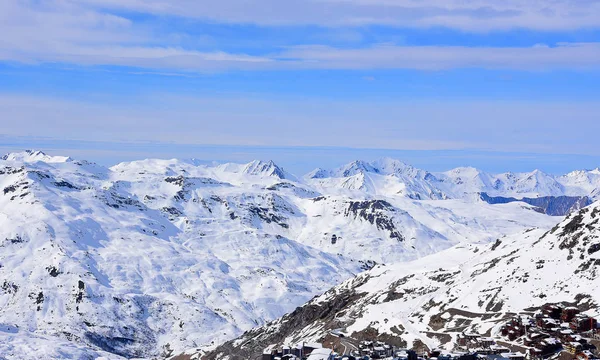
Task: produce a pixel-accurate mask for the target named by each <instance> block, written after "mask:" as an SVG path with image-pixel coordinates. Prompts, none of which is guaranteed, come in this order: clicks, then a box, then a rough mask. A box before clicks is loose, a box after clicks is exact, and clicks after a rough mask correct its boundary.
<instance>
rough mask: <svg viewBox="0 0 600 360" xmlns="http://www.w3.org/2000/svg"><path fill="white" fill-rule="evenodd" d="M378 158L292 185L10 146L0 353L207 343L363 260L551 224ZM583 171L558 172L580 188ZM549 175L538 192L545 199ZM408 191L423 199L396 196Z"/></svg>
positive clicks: (290, 179) (4, 174)
mask: <svg viewBox="0 0 600 360" xmlns="http://www.w3.org/2000/svg"><path fill="white" fill-rule="evenodd" d="M384 165H385V166H386V169H388V170H386V171H387V172H388V173H389V174H384V171H379V173H378V174H372V173H367V172H365V171H354V170H353V171H350V172H348V174H337V173H336V174H331V172H327V174H326V175H327V176H330V175H331V176H333V175H335V176H333V177H322V178H319V179H308V180H299V179H297V178H295V177H294V176H292V175H290V174H288V173H287V172H285V171H284V170H283V169H281V168H280V167H278V166H277V165H276V164H274V163H272V162H258V161H256V162H252V163H249V164H215V165H204V164H200V163H199V162H196V161H193V160H190V161H181V160H143V161H136V162H131V163H123V164H119V165H116V166H114V167H112V168H110V169H109V168H105V167H102V166H99V165H96V164H93V163H88V162H85V161H78V160H73V159H71V158H67V157H52V156H48V155H45V154H43V153H39V152H28V153H18V154H10V155H8V156H6V157H5V158H4V159H3V160H0V265H1V267H0V353H2V354H3V356H5V357H7V358H26V357H28V356H29V355H25V354H31V351H32V350H31V349H36V348H41V347H42V346H46V345H48V344H53V345H52V346H51V348H52V349H53V351H55V354H59V355H56V356H50V357H49V358H54V357H72V358H80V356H79V354H83V353H87V354H88V355H90V356H102V355H103V354H105V353H102V350H104V351H109V352H112V353H116V354H121V355H123V356H126V357H135V356H137V357H147V356H156V355H161V354H168V353H169V352H170V350H173V351H175V352H177V351H181V350H183V349H191V348H212V347H214V346H215V345H217V344H218V343H220V342H223V341H225V340H228V339H231V338H233V337H235V336H237V335H239V334H241V333H242V332H243V331H245V330H247V329H250V328H252V327H254V326H257V325H261V324H263V323H265V322H266V321H268V320H272V319H274V318H277V317H279V316H281V315H283V314H284V313H286V312H289V311H291V310H293V309H294V308H296V307H297V306H299V305H301V304H303V303H304V302H306V301H307V300H309V299H311V298H312V297H313V296H314V295H317V294H320V293H323V292H324V291H326V290H327V289H329V288H330V287H331V286H334V285H336V284H339V283H341V282H342V281H343V280H345V279H348V278H350V277H351V276H353V275H354V274H356V273H358V272H359V271H361V267H364V265H365V264H366V263H370V262H371V261H375V262H377V263H386V264H393V263H398V262H400V261H407V260H414V259H418V258H420V257H422V256H426V255H430V254H434V253H437V252H439V251H441V250H444V249H448V248H451V247H452V246H455V245H457V244H458V245H461V246H466V247H476V246H485V245H484V244H486V243H488V242H490V241H492V240H495V239H497V238H500V237H502V236H504V235H507V234H514V233H518V232H521V231H523V230H524V229H528V228H541V229H548V228H550V227H551V226H552V225H554V224H555V223H556V222H558V221H559V220H560V219H559V218H553V217H550V216H547V215H544V214H540V213H538V212H536V211H533V210H532V207H531V206H529V205H525V204H523V203H511V204H504V205H488V204H486V203H483V202H481V201H477V200H475V199H473V197H471V196H455V195H456V194H457V193H459V192H460V193H463V194H466V193H467V191H465V190H463V189H461V190H457V187H456V186H458V185H456V186H455V187H452V191H450V190H448V189H450V187H449V185H448V186H447V187H446V190H444V191H440V190H431V183H430V181H431V179H430V178H429V177H428V176H427V175H426V174H425V175H422V176H423V178H425V177H427V178H428V180H427V181H420V180H419V179H420V177H419V176H421V175H419V174H417V173H422V172H423V171H422V170H417V169H412V168H409V169H408V170H407V169H406V168H404V167H402V166H401V165H400V163H394V162H393V161H390V160H385V164H384ZM379 166H381V167H383V166H382V165H379ZM389 169H396V170H394V171H396V172H398V173H401V174H403V175H402V176H395V175H391V171H392V170H389ZM356 176H358V177H361V176H362V177H363V178H364V179H369V182H368V183H370V184H371V185H373V186H370V185H369V186H370V187H369V186H367V185H365V186H366V187H365V188H364V189H363V188H361V186H358V184H356V185H353V186H345V185H343V183H344V182H354V181H359V182H360V181H362V182H363V183H367V182H365V181H364V180H361V179H358V180H356V179H354V177H356ZM403 176H404V177H403ZM410 176H412V178H410ZM594 176H595V175H594V173H593V172H585V173H582V174H579V175H577V176H576V175H573V176H571V177H572V178H573V180H570V181H571V182H572V183H577V187H576V188H577V189H580V190H578V191H579V192H583V191H584V190H585V189H588V188H589V189H592V188H593V187H594V186H595V185H594V184H595V183H594V181H596V178H595V177H594ZM438 177H441V176H439V175H438ZM450 177H451V176H450V175H448V178H450ZM463 177H464V176H463ZM571 177H570V178H571ZM409 178H410V179H412V180H410V181H409V180H406V179H409ZM525 179H527V177H525ZM586 179H587V180H586ZM546 180H547V179H546ZM546 180H544V182H538V183H543V184H545V185H544V186H541V185H540V186H539V187H538V188H537V190H536V191H538V193H540V194H541V195H544V194H546V193H545V191H548V192H549V193H548V194H552V195H554V191H555V189H554V188H553V187H552V186H551V185H547V181H546ZM461 181H462V180H461ZM532 181H535V179H534V180H532ZM548 181H549V180H548ZM409 183H410V184H409ZM464 183H465V182H462V184H464ZM461 186H462V185H461ZM465 186H466V185H465ZM561 186H563V185H561ZM573 186H575V185H573ZM409 188H410V189H411V190H410V191H411V194H414V191H416V190H414V189H420V190H418V191H421V193H422V194H423V196H421V198H424V199H427V200H414V197H413V196H409V195H410V194H408V193H407V192H402V191H399V190H401V189H409ZM438 188H440V189H441V188H443V187H441V186H440V187H438ZM436 189H437V188H436ZM560 189H561V191H562V192H563V193H568V192H569V191H572V192H573V191H575V190H573V189H575V187H570V188H566V187H564V186H563V187H562V188H560ZM565 189H566V190H565ZM581 189H584V190H581ZM430 190H431V191H430ZM480 190H481V189H479V188H476V189H471V190H469V191H468V192H469V193H471V194H473V193H476V192H477V191H480ZM567 190H568V191H567ZM428 191H430V193H444V194H446V193H447V194H446V195H445V196H440V197H439V198H440V199H441V198H449V200H436V199H438V197H436V196H430V197H426V196H425V194H427V192H428ZM511 191H512V190H511ZM591 191H592V190H591ZM532 192H533V190H531V189H528V190H527V192H523V193H527V194H531V193H532ZM448 194H450V195H448ZM578 194H579V193H578ZM451 195H452V196H451ZM505 195H512V193H506V194H505ZM583 195H587V194H583ZM411 197H413V198H411ZM353 208H354V211H353V210H352V209H353ZM390 224H391V225H390ZM394 234H396V235H394ZM334 235H335V240H333V239H334ZM399 266H403V265H399ZM3 328H5V329H6V330H3ZM4 354H7V355H4ZM39 358H43V356H42V357H39Z"/></svg>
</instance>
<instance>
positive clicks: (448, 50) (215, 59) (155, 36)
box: [0, 0, 600, 72]
mask: <svg viewBox="0 0 600 360" xmlns="http://www.w3.org/2000/svg"><path fill="white" fill-rule="evenodd" d="M125 10H127V11H128V12H127V14H129V17H126V16H125V15H122V11H125ZM131 12H134V13H137V14H138V16H139V14H150V16H165V15H167V16H177V17H182V18H188V19H195V21H213V22H220V23H234V24H246V23H250V24H257V25H260V26H268V27H275V28H274V30H273V31H276V27H277V26H294V25H306V24H313V25H317V26H323V27H343V28H351V27H356V26H364V25H383V26H396V27H402V28H410V27H413V28H430V27H436V26H443V27H447V28H453V29H459V30H463V31H476V32H480V31H491V30H494V31H498V30H509V29H515V28H529V29H534V30H569V29H581V28H598V27H600V2H599V1H594V0H585V1H576V2H575V1H567V0H554V1H516V0H508V1H495V0H473V1H464V0H444V1H442V0H427V1H414V0H369V1H367V0H303V1H300V0H289V1H279V0H277V1H276V0H257V1H254V2H248V1H242V0H227V1H222V2H213V1H211V2H206V1H191V0H179V1H175V0H169V1H167V0H145V1H140V0H118V1H117V0H81V1H70V0H61V1H59V0H48V1H44V2H39V1H33V0H30V1H27V0H8V1H3V2H0V32H1V33H3V34H10V35H9V36H3V37H2V39H0V60H4V61H16V62H22V63H69V64H79V65H117V66H131V67H139V68H146V69H161V70H165V69H168V70H177V71H195V72H198V71H199V72H212V71H226V70H297V69H420V70H439V69H452V68H485V69H524V70H538V69H595V68H599V67H600V43H571V44H569V43H565V44H554V45H553V46H551V47H548V46H533V45H532V46H529V47H489V46H480V47H471V46H435V45H432V46H398V45H389V44H387V45H385V44H384V45H382V44H370V45H366V46H362V47H355V48H347V47H345V48H338V47H334V46H330V45H312V46H289V47H285V48H278V49H270V48H269V49H261V51H258V52H255V53H253V54H246V53H240V52H232V51H227V49H222V50H221V49H217V50H206V49H197V48H189V47H186V48H184V47H182V46H181V45H180V44H178V43H177V42H176V41H173V38H174V37H176V36H174V35H173V34H171V33H168V32H164V31H158V30H157V29H155V28H154V27H153V26H152V25H151V24H150V25H149V24H148V22H138V21H135V19H136V16H134V15H131ZM336 31H337V30H336Z"/></svg>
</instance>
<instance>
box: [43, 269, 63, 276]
mask: <svg viewBox="0 0 600 360" xmlns="http://www.w3.org/2000/svg"><path fill="white" fill-rule="evenodd" d="M46 270H48V273H49V274H50V276H52V277H57V276H58V275H60V274H61V272H60V271H58V269H57V268H56V267H54V266H48V267H47V268H46Z"/></svg>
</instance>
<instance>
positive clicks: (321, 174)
mask: <svg viewBox="0 0 600 360" xmlns="http://www.w3.org/2000/svg"><path fill="white" fill-rule="evenodd" d="M330 175H331V173H330V172H329V170H325V169H322V168H316V169H314V170H313V171H311V172H309V173H308V174H306V175H305V176H304V177H305V178H306V179H323V178H327V177H329V176H330Z"/></svg>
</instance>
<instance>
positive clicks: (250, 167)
mask: <svg viewBox="0 0 600 360" xmlns="http://www.w3.org/2000/svg"><path fill="white" fill-rule="evenodd" d="M242 172H243V173H245V174H249V175H267V176H275V177H278V178H280V179H287V178H288V177H289V176H287V174H286V173H285V171H284V170H283V168H281V167H279V166H278V165H277V164H275V162H274V161H273V160H268V161H262V160H253V161H251V162H249V163H248V164H246V165H245V166H244V168H243V169H242Z"/></svg>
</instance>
